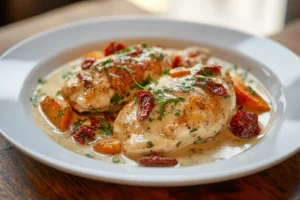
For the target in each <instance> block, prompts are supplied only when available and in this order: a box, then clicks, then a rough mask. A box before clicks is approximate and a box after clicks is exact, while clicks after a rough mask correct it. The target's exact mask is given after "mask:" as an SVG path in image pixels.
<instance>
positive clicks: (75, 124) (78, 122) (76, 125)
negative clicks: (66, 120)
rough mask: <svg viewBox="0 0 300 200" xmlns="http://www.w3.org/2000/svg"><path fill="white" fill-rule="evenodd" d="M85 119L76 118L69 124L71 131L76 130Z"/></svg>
mask: <svg viewBox="0 0 300 200" xmlns="http://www.w3.org/2000/svg"><path fill="white" fill-rule="evenodd" d="M85 121H86V119H78V120H77V121H76V122H74V124H72V125H71V131H72V132H73V131H75V130H77V129H78V128H79V127H80V126H81V125H82V124H83V123H84V122H85Z"/></svg>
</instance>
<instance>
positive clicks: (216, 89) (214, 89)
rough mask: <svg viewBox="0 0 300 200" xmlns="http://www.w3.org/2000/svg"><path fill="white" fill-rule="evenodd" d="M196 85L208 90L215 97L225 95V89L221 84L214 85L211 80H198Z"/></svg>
mask: <svg viewBox="0 0 300 200" xmlns="http://www.w3.org/2000/svg"><path fill="white" fill-rule="evenodd" d="M196 85H198V86H200V87H202V88H204V89H206V90H208V91H209V92H211V93H213V94H214V95H216V96H221V97H222V96H225V95H227V89H226V88H225V87H224V86H223V85H222V84H221V83H216V82H214V81H212V80H201V81H199V80H198V81H197V83H196Z"/></svg>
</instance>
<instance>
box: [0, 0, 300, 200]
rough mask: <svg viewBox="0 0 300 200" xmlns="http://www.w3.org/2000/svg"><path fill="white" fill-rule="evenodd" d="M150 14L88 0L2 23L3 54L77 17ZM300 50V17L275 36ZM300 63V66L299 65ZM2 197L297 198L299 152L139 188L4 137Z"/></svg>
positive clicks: (114, 1)
mask: <svg viewBox="0 0 300 200" xmlns="http://www.w3.org/2000/svg"><path fill="white" fill-rule="evenodd" d="M117 14H124V15H125V14H146V12H145V11H143V10H141V9H139V8H137V7H135V6H133V5H131V4H129V3H127V2H124V1H119V0H111V1H85V2H81V3H76V4H72V5H70V6H67V7H64V8H60V9H56V10H54V11H51V12H48V13H46V14H43V15H40V16H37V17H33V18H30V19H28V20H24V21H21V22H17V23H15V24H12V25H8V26H6V27H3V28H0V44H1V45H0V54H1V53H2V52H4V50H6V49H7V48H9V47H10V46H12V45H13V44H14V43H16V42H18V41H20V40H22V39H24V38H25V37H28V36H30V35H32V34H33V33H37V32H39V31H42V30H45V29H47V28H50V27H53V26H56V25H58V24H64V23H66V22H71V21H74V20H78V19H83V18H89V17H96V16H104V15H117ZM272 38H273V39H274V40H277V41H279V42H281V43H282V44H284V45H286V46H287V47H289V48H291V50H293V51H294V52H296V53H297V54H298V55H300V22H298V23H293V24H291V25H289V26H288V27H287V28H286V29H285V30H284V31H283V32H282V33H279V34H277V35H275V36H272ZM299 67H300V66H299ZM0 160H1V161H0V199H164V200H167V199H185V200H188V199H206V200H210V199H264V200H265V199H266V200H268V199H299V198H300V194H299V193H300V153H298V154H296V155H294V156H293V157H291V158H290V159H288V160H286V161H285V162H283V163H281V164H279V165H277V166H274V167H272V168H270V169H268V170H265V171H262V172H260V173H257V174H254V175H251V176H247V177H244V178H240V179H235V180H231V181H226V182H221V183H216V184H208V185H200V186H191V187H173V188H171V187H161V188H154V187H152V188H151V187H135V186H126V185H118V184H111V183H105V182H98V181H92V180H88V179H85V178H80V177H76V176H73V175H69V174H66V173H63V172H60V171H57V170H55V169H52V168H50V167H47V166H45V165H43V164H41V163H39V162H37V161H35V160H33V159H31V158H29V157H27V156H25V155H24V154H23V153H21V152H20V151H18V150H17V149H16V148H15V147H13V146H12V145H11V144H10V143H9V142H8V141H7V140H5V139H4V138H3V137H2V136H0Z"/></svg>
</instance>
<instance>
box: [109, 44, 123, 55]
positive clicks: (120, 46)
mask: <svg viewBox="0 0 300 200" xmlns="http://www.w3.org/2000/svg"><path fill="white" fill-rule="evenodd" d="M125 48H126V46H125V45H124V44H121V43H118V42H111V43H109V44H108V45H107V46H106V47H105V49H104V56H109V55H111V54H114V53H116V52H118V51H121V50H123V49H125Z"/></svg>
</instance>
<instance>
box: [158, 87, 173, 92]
mask: <svg viewBox="0 0 300 200" xmlns="http://www.w3.org/2000/svg"><path fill="white" fill-rule="evenodd" d="M161 88H162V90H163V91H164V92H174V90H173V89H171V88H168V87H166V86H162V87H161Z"/></svg>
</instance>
